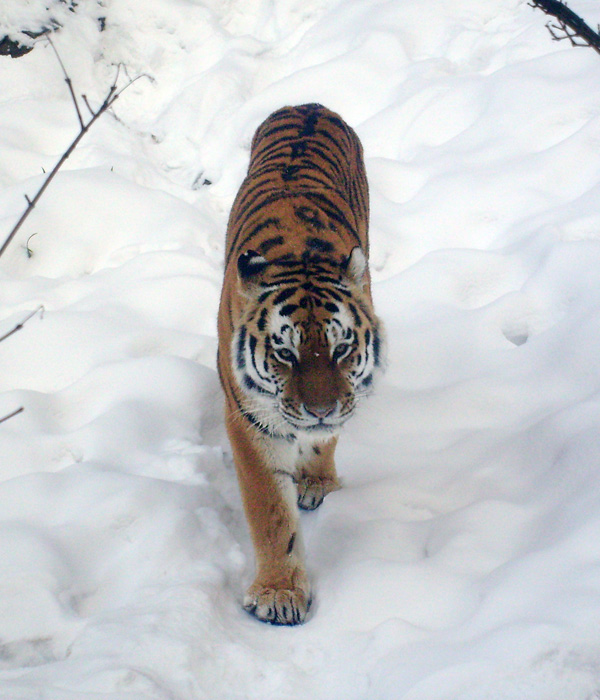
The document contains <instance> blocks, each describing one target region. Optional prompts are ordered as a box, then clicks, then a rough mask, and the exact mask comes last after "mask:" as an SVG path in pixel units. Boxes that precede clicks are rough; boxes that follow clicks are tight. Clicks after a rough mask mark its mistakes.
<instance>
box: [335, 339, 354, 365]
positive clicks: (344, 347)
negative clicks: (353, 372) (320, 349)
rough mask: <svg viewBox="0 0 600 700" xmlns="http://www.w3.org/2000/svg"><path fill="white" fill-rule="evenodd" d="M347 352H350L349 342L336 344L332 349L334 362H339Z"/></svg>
mask: <svg viewBox="0 0 600 700" xmlns="http://www.w3.org/2000/svg"><path fill="white" fill-rule="evenodd" d="M349 352H350V345H349V343H340V344H339V345H337V346H336V348H335V350H334V351H333V359H334V360H335V361H336V362H339V361H340V360H341V359H342V358H343V357H345V356H346V355H347V354H348V353H349Z"/></svg>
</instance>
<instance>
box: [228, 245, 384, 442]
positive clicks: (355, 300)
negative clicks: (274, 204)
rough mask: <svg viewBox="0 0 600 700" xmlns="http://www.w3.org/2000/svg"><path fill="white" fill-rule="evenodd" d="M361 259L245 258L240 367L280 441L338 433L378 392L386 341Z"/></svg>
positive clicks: (236, 347)
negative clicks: (374, 389)
mask: <svg viewBox="0 0 600 700" xmlns="http://www.w3.org/2000/svg"><path fill="white" fill-rule="evenodd" d="M355 251H357V252H353V254H352V255H351V256H350V258H349V259H348V260H346V261H343V262H342V263H339V264H337V263H335V262H332V261H324V260H317V261H316V262H315V261H314V260H313V261H312V263H311V264H307V263H306V261H297V260H290V261H288V263H287V264H284V262H285V261H278V262H277V263H268V262H267V261H266V260H265V259H264V258H262V257H261V256H259V255H258V254H256V253H252V251H249V252H248V253H246V254H245V255H244V256H241V258H240V262H239V268H240V278H241V283H242V284H243V285H244V293H245V296H246V298H247V304H246V308H245V312H244V314H243V317H242V322H241V323H240V325H239V326H238V328H237V329H236V332H235V334H234V337H233V342H232V348H231V353H232V364H233V367H234V370H235V375H236V380H237V383H238V384H239V386H240V387H241V389H242V390H243V392H244V394H245V398H246V403H247V405H248V406H249V409H250V411H251V413H252V415H253V417H254V418H255V419H256V420H257V421H258V423H259V424H260V425H261V426H262V427H263V428H264V429H266V430H268V431H269V432H270V433H272V434H286V433H287V434H289V433H290V431H291V432H293V433H297V432H299V431H301V432H307V433H311V434H316V433H319V432H321V433H333V432H335V431H336V430H338V429H339V428H340V427H341V426H342V424H343V423H344V422H345V421H346V420H347V419H348V418H349V417H350V416H351V415H352V414H353V413H354V411H355V409H356V406H357V404H358V402H359V400H360V399H361V398H362V397H364V396H366V395H367V394H369V393H370V392H371V390H372V386H373V381H374V375H375V373H376V371H377V369H378V368H379V367H380V365H381V361H382V360H381V336H380V328H379V322H378V319H377V318H376V316H375V315H374V313H373V310H372V306H371V302H370V300H369V299H368V297H367V296H366V294H365V293H364V292H363V289H362V284H361V278H362V275H363V274H364V270H365V266H366V263H365V262H364V256H363V255H362V253H361V252H360V249H358V248H357V249H355ZM242 258H245V259H244V260H242Z"/></svg>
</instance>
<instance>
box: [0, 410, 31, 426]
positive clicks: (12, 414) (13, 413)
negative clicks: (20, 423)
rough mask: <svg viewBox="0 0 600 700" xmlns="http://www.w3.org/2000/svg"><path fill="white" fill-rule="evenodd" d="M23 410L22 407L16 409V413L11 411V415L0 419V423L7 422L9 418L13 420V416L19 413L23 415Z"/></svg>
mask: <svg viewBox="0 0 600 700" xmlns="http://www.w3.org/2000/svg"><path fill="white" fill-rule="evenodd" d="M24 410H25V409H24V408H23V406H21V408H17V410H16V411H13V412H12V413H9V414H8V415H7V416H4V418H0V423H4V421H6V420H9V419H10V418H14V417H15V416H18V415H19V413H23V411H24Z"/></svg>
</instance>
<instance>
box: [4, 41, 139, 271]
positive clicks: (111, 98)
mask: <svg viewBox="0 0 600 700" xmlns="http://www.w3.org/2000/svg"><path fill="white" fill-rule="evenodd" d="M47 39H48V42H49V44H50V46H52V49H53V50H54V53H55V54H56V56H57V58H58V61H59V63H60V66H61V68H62V70H63V73H64V75H65V81H66V83H67V85H68V87H69V92H70V94H71V99H72V100H73V104H74V106H75V111H76V112H77V118H78V120H79V125H80V129H79V133H78V134H77V136H76V137H75V139H74V140H73V142H72V143H71V145H70V146H69V147H68V148H67V150H66V151H65V152H64V153H63V154H62V156H61V157H60V159H59V161H58V163H57V164H56V165H55V166H54V168H52V170H51V171H50V172H49V173H48V176H47V177H46V179H45V180H44V182H43V184H42V186H41V187H40V189H39V190H38V191H37V193H36V194H35V196H34V197H33V198H29V197H28V196H27V195H25V199H26V200H27V208H26V209H25V211H24V212H23V214H22V216H21V218H20V219H19V220H18V221H17V223H16V224H15V226H14V228H13V229H12V231H11V232H10V233H9V235H8V238H7V239H6V241H5V242H4V244H3V245H2V247H0V257H1V256H2V255H3V253H4V251H5V250H6V249H7V248H8V246H9V244H10V242H11V241H12V239H13V238H14V237H15V236H16V234H17V232H18V230H19V229H20V228H21V226H22V225H23V223H24V222H25V220H26V219H27V217H28V216H29V214H31V212H32V211H33V209H34V207H35V205H36V204H37V203H38V201H39V199H40V197H41V196H42V195H43V194H44V192H45V190H46V188H47V187H48V185H49V184H50V183H51V182H52V180H53V178H54V176H55V175H56V173H57V172H58V171H59V170H60V168H61V166H62V165H63V163H64V162H65V161H66V160H67V158H68V157H69V156H70V155H71V153H73V151H74V150H75V148H77V145H78V144H79V142H80V141H81V139H82V138H83V137H84V136H85V134H87V132H88V131H89V130H90V128H91V127H92V125H93V124H94V122H95V121H96V120H97V119H98V118H99V117H101V116H102V115H103V114H104V112H106V111H107V110H108V109H109V107H112V105H113V104H114V103H115V100H117V98H118V97H119V95H121V93H122V92H123V91H124V90H126V89H127V88H128V87H129V86H130V85H132V84H133V83H134V82H135V81H136V80H137V79H138V78H140V77H147V76H138V77H137V78H133V79H132V80H129V82H128V83H126V84H125V87H123V88H121V89H120V90H117V81H118V79H119V75H120V72H121V66H120V65H119V66H117V72H116V75H115V79H114V81H113V84H112V85H111V86H110V88H109V90H108V93H107V95H106V97H105V98H104V101H103V102H102V104H101V105H100V106H99V107H98V108H97V109H96V110H94V109H92V107H91V106H90V104H89V101H88V99H87V98H86V97H85V96H83V97H82V99H83V101H84V103H85V105H86V107H87V108H88V109H89V111H90V114H91V116H90V118H89V120H88V121H87V122H86V121H84V119H83V116H82V114H81V109H80V107H79V102H78V101H77V97H76V96H75V91H74V90H73V85H72V83H71V79H70V78H69V76H68V74H67V72H66V70H65V67H64V65H63V62H62V61H61V59H60V56H59V55H58V52H57V50H56V48H55V46H54V44H53V43H52V39H51V38H50V36H48V37H47Z"/></svg>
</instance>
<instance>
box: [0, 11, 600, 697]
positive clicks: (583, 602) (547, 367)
mask: <svg viewBox="0 0 600 700" xmlns="http://www.w3.org/2000/svg"><path fill="white" fill-rule="evenodd" d="M570 7H571V8H572V9H573V10H575V11H576V12H578V13H580V14H581V15H582V16H583V17H584V18H585V19H586V21H587V22H588V23H589V24H590V25H591V26H596V24H597V23H598V22H600V10H599V9H598V7H597V6H596V3H594V2H592V1H591V0H573V1H572V2H571V3H570ZM50 16H53V17H55V18H56V19H57V20H58V21H59V22H60V23H61V24H63V27H62V29H61V30H60V31H59V32H56V33H55V34H54V35H53V41H54V42H55V45H56V47H57V49H58V50H59V52H60V54H61V56H62V58H63V61H64V63H65V65H66V67H67V69H68V71H69V74H70V76H71V78H72V80H73V83H74V85H75V89H76V92H77V94H81V93H84V94H86V95H87V96H88V99H89V101H90V103H91V104H92V105H94V106H97V105H99V104H100V103H101V102H102V100H103V99H104V97H105V95H106V93H107V90H108V88H109V87H110V85H111V84H112V81H113V80H114V78H115V75H116V72H117V68H116V66H117V65H120V66H121V68H120V71H119V85H120V86H123V85H124V84H125V83H126V81H127V78H128V77H130V78H133V77H136V76H142V77H140V78H139V79H138V80H137V81H136V82H135V83H134V84H132V85H131V86H130V87H129V88H127V90H126V91H125V92H123V93H122V95H121V96H120V97H119V99H118V100H117V102H116V104H115V107H114V109H113V110H112V112H111V113H109V114H105V115H103V116H102V118H101V119H100V120H99V121H98V122H97V123H96V124H95V125H94V126H93V128H92V129H91V130H90V132H89V134H87V135H86V136H85V137H84V139H83V141H82V142H81V144H80V145H79V147H78V148H77V149H76V151H75V152H74V154H73V155H72V157H71V158H70V159H69V160H68V161H67V163H66V164H65V166H64V167H63V169H62V170H61V172H60V173H59V174H58V176H57V177H56V179H55V180H54V181H53V182H52V184H51V185H50V187H49V189H48V191H47V192H46V194H45V195H44V197H43V198H42V199H41V200H40V202H39V204H38V206H37V207H36V208H35V210H34V212H33V213H32V215H31V217H30V218H29V219H28V220H27V222H26V224H25V225H24V226H23V228H22V230H21V231H20V232H19V234H18V236H17V237H16V239H15V240H14V241H13V243H12V244H11V246H10V247H9V248H8V250H7V252H6V254H5V255H4V256H3V257H2V259H0V300H1V305H0V335H3V334H4V333H6V332H8V331H9V330H11V329H12V328H13V327H14V326H15V325H16V324H17V323H19V322H20V321H21V320H22V319H23V318H24V317H25V316H27V315H28V314H29V313H31V312H32V311H34V310H35V309H36V308H38V307H39V306H40V305H42V306H43V308H44V310H43V313H41V312H40V313H38V314H36V315H35V316H33V317H32V318H31V319H30V320H29V321H28V322H27V324H26V325H25V327H24V328H23V330H21V331H19V332H18V333H15V334H14V335H12V336H11V337H10V338H8V339H7V340H5V341H4V342H2V343H0V362H1V363H2V367H3V368H4V369H3V372H2V375H1V376H0V417H2V416H5V415H8V414H9V413H11V412H12V411H14V410H15V409H17V408H19V407H20V406H23V407H24V411H23V412H22V413H20V414H19V415H17V416H15V417H14V418H12V419H11V420H9V421H6V422H4V423H2V424H1V425H0V453H1V454H2V463H1V465H0V479H1V481H0V572H1V573H0V698H2V699H4V698H6V699H7V700H33V699H34V698H35V699H36V700H38V699H41V698H43V699H44V700H75V699H77V700H85V699H86V698H89V699H90V700H92V698H93V699H96V698H102V699H104V700H204V699H210V700H221V699H222V700H232V699H234V698H236V699H240V700H242V699H243V700H254V699H256V700H258V699H260V700H264V699H268V700H306V699H307V698H311V699H313V700H321V699H322V700H337V699H338V698H339V699H342V698H343V699H344V700H524V699H526V700H597V698H599V697H600V633H599V631H598V630H599V629H600V538H599V537H598V532H599V531H600V472H599V470H598V443H599V440H600V427H599V424H600V421H599V418H600V371H599V370H598V367H599V366H600V363H599V361H598V360H599V359H600V356H599V353H600V350H599V348H600V291H599V290H600V158H599V157H598V153H599V146H600V91H599V90H598V76H599V75H600V61H599V59H598V56H597V54H595V53H594V52H593V51H591V50H590V49H581V48H580V49H576V48H573V47H571V46H570V45H569V44H568V43H567V42H563V43H556V42H552V41H551V37H550V36H549V34H548V32H547V30H546V28H545V26H544V25H545V23H546V21H547V20H548V18H547V17H545V16H544V15H543V14H542V13H541V12H540V11H539V10H533V9H532V8H531V7H529V6H528V4H527V2H523V1H520V0H508V2H507V1H506V0H502V1H500V0H489V1H488V2H485V3H482V2H481V1H480V0H460V1H459V0H411V1H410V2H409V1H408V0H302V1H300V0H281V1H279V0H278V2H277V3H273V2H270V1H269V0H146V1H145V2H138V1H136V0H119V2H117V0H103V1H102V2H100V1H95V0H90V2H87V3H79V4H78V6H77V8H76V12H71V11H69V9H68V7H67V6H66V5H65V4H64V3H61V2H56V1H55V2H50V3H48V2H47V1H46V0H29V1H28V2H25V3H24V2H22V0H4V2H3V3H2V7H0V37H1V36H3V35H4V34H6V33H8V34H10V35H11V36H14V37H17V38H18V37H21V38H22V39H23V40H25V37H24V36H23V35H22V34H19V30H23V29H29V30H33V31H36V30H38V29H39V28H40V27H41V26H43V25H44V23H46V22H47V21H48V18H49V17H50ZM99 18H104V20H103V21H102V22H101V21H99ZM102 25H103V26H104V30H103V31H100V28H101V26H102ZM0 86H1V90H0V95H1V97H0V123H1V124H2V130H1V131H0V224H1V227H2V230H4V231H5V234H3V235H2V236H0V241H1V240H4V238H5V236H6V235H8V232H9V231H10V229H11V228H12V226H13V224H14V223H15V222H16V220H17V219H18V217H19V216H20V214H21V212H22V211H23V207H24V204H25V200H24V195H25V194H28V195H29V196H32V194H33V193H34V192H35V191H36V189H37V188H38V187H39V186H40V184H41V183H42V181H43V177H44V175H43V170H45V171H46V172H47V171H48V170H50V169H51V168H52V166H53V165H54V163H55V162H56V161H57V159H58V158H59V157H60V155H61V154H62V153H63V151H64V150H65V148H66V147H67V146H68V144H69V142H70V140H71V139H72V138H74V136H75V134H76V132H77V128H78V127H77V118H76V114H75V111H74V109H73V105H72V103H71V100H70V97H69V94H68V91H67V88H66V85H65V83H64V76H63V75H62V73H61V71H60V67H59V65H58V64H57V62H56V59H55V57H54V54H53V53H52V51H51V49H50V47H49V46H47V45H46V44H45V42H44V41H39V42H38V43H37V44H36V46H35V49H34V50H33V51H32V52H30V53H29V54H27V55H25V56H23V57H22V58H19V59H10V58H8V57H1V58H0ZM306 101H319V102H322V103H324V104H326V105H327V106H329V107H331V108H332V109H334V110H337V111H339V112H340V113H341V114H342V115H343V116H344V117H345V119H346V120H347V121H348V122H349V123H350V124H351V125H352V126H353V127H354V128H355V129H356V130H357V132H358V134H359V136H360V138H361V140H362V142H363V145H364V148H365V154H366V164H367V170H368V174H369V180H370V185H371V201H372V216H371V247H372V260H371V266H372V275H373V279H374V294H375V297H376V306H377V309H378V312H379V314H380V315H381V317H382V318H383V320H384V322H385V324H386V328H387V335H388V345H389V350H388V353H389V367H388V369H387V373H386V375H385V376H384V378H383V380H382V382H381V384H380V387H379V390H378V393H377V394H376V395H375V396H374V397H372V398H371V399H370V400H369V402H367V403H366V404H365V405H364V407H363V408H362V411H361V412H360V414H359V415H358V416H357V418H356V419H355V420H354V422H353V423H351V424H350V425H349V426H348V427H347V429H346V430H345V433H344V435H343V436H342V439H341V441H340V446H339V450H338V466H339V471H340V474H341V477H342V480H343V488H342V489H341V490H340V491H337V492H335V493H332V494H330V495H329V496H328V497H327V499H326V501H325V502H324V504H323V505H322V506H321V507H320V508H319V510H318V511H316V512H315V513H311V514H303V515H302V526H303V529H304V536H305V541H306V547H307V555H308V566H309V571H310V575H311V578H312V582H313V586H314V590H315V602H314V605H313V608H312V610H311V614H310V617H309V620H308V621H307V623H306V624H305V625H303V626H301V627H296V628H289V629H288V628H277V627H271V626H268V625H263V624H260V623H258V622H257V621H256V620H254V619H253V618H252V617H250V616H249V615H247V614H246V613H245V612H244V611H243V610H242V608H241V600H242V596H243V592H244V590H245V587H246V586H247V585H248V584H249V583H250V582H251V580H252V568H253V561H252V548H251V545H250V541H249V537H248V533H247V529H246V524H245V520H244V516H243V513H242V507H241V502H240V497H239V494H238V490H237V484H236V479H235V473H234V469H233V465H232V460H231V454H230V450H229V446H228V443H227V439H226V436H225V432H224V429H223V422H222V415H221V414H222V399H221V395H220V389H219V386H218V380H217V377H216V372H215V351H216V328H215V327H216V323H215V319H216V312H217V305H218V298H219V288H220V280H221V274H222V256H223V243H224V230H225V225H226V220H227V215H228V211H229V207H230V206H231V203H232V201H233V197H234V195H235V192H236V190H237V188H238V187H239V184H240V183H241V180H242V179H243V176H244V174H245V169H246V167H247V162H248V152H249V146H250V140H251V138H252V134H253V132H254V129H255V128H256V126H257V125H258V124H259V123H260V121H261V120H262V119H263V118H264V117H266V116H267V115H268V114H269V113H270V112H271V111H272V110H274V109H276V108H278V107H280V106H282V105H284V104H299V103H302V102H306ZM85 112H86V109H85V108H84V113H85ZM28 248H29V251H30V253H29V254H28V253H27V249H28Z"/></svg>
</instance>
